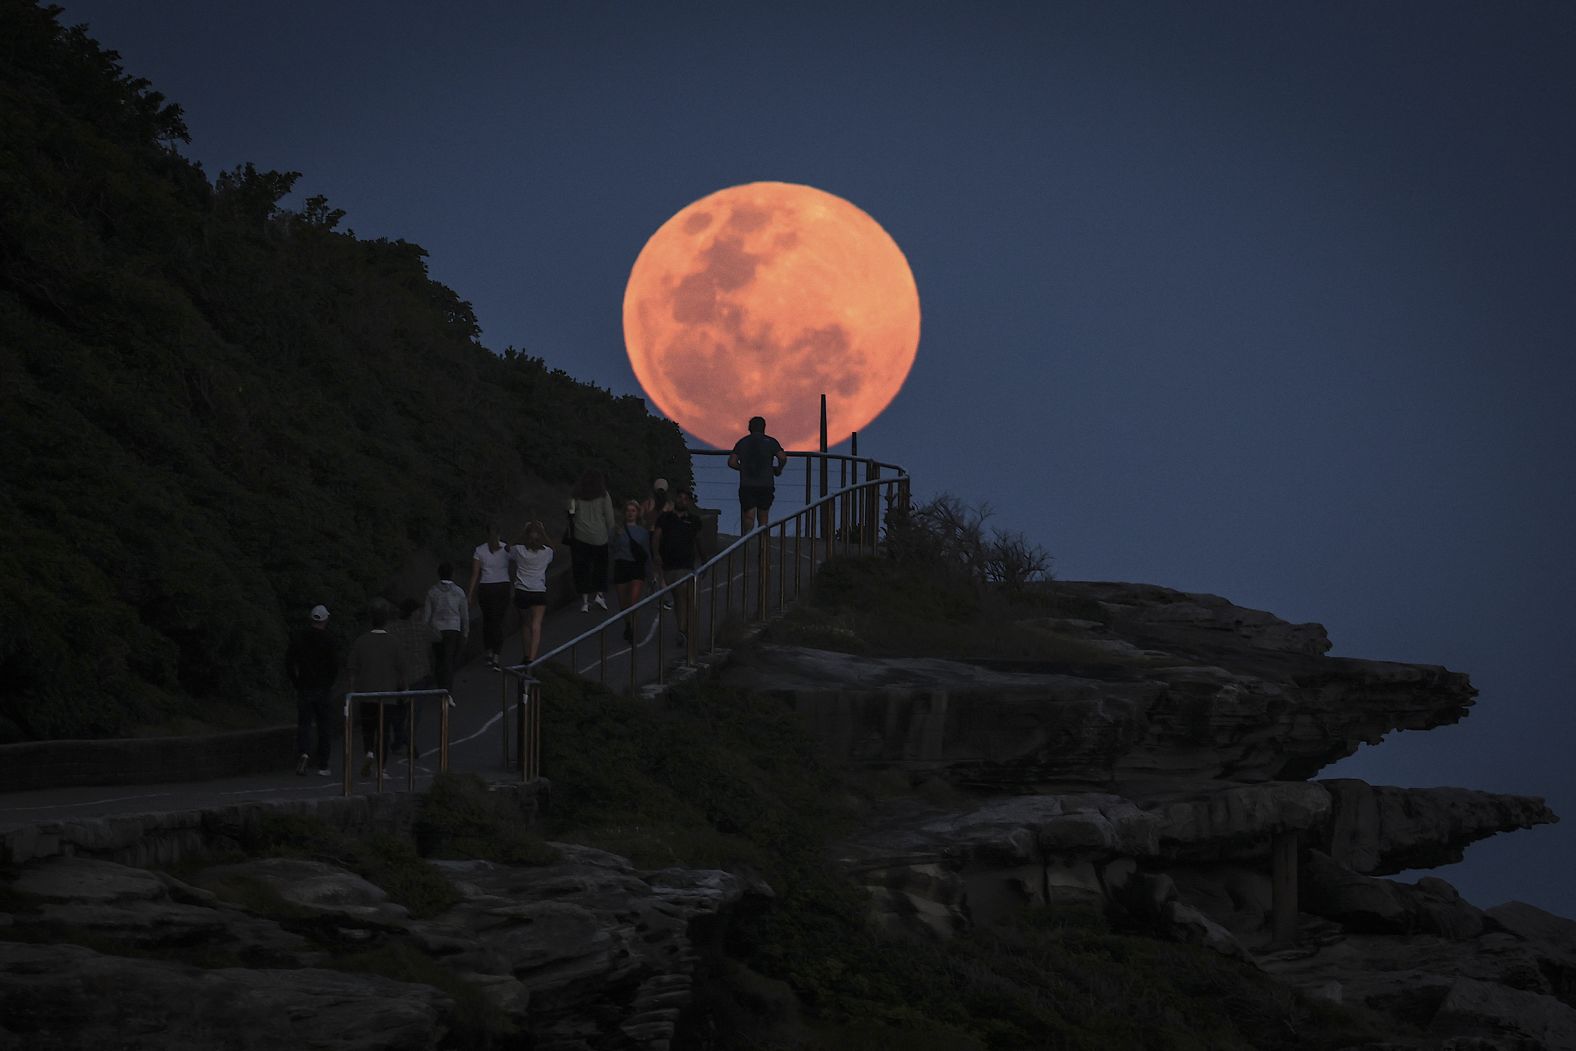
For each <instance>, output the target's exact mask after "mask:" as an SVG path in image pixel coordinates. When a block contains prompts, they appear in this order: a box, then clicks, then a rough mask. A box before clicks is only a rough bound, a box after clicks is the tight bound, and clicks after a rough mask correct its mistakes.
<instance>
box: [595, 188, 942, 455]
mask: <svg viewBox="0 0 1576 1051" xmlns="http://www.w3.org/2000/svg"><path fill="white" fill-rule="evenodd" d="M624 345H625V347H626V348H627V349H628V351H629V361H630V364H631V365H632V366H634V369H635V377H636V378H637V379H638V380H639V381H640V385H641V387H642V388H644V390H645V392H646V394H647V395H648V396H649V397H650V398H651V400H652V401H653V402H655V403H656V405H657V407H658V408H659V409H661V410H662V412H663V413H664V414H666V415H667V416H668V417H669V418H670V419H672V420H675V421H676V422H677V423H678V424H679V426H681V427H683V428H684V429H685V430H687V431H689V432H690V433H691V434H693V435H695V436H696V437H698V438H700V439H702V440H703V441H706V442H709V443H710V444H712V445H715V446H718V447H720V448H729V447H731V446H732V445H733V443H734V442H735V441H737V440H738V439H739V438H740V437H741V436H743V434H744V433H745V424H746V422H747V421H748V420H749V418H750V417H751V416H764V417H766V430H767V433H769V434H772V435H774V436H775V437H776V438H777V439H778V440H779V441H780V442H782V443H783V446H784V447H785V448H789V449H813V448H816V447H817V446H818V443H819V439H820V413H821V395H822V394H823V393H824V394H825V395H826V405H827V425H828V428H827V429H828V439H829V441H830V442H831V443H832V444H833V445H836V444H837V443H839V442H843V441H847V440H848V435H849V432H851V431H857V430H859V429H861V428H863V427H864V426H865V425H866V424H868V423H869V422H870V421H871V420H873V419H875V418H876V417H877V416H878V415H880V413H881V411H882V410H883V409H885V408H886V407H887V405H889V404H890V403H891V401H892V399H893V398H894V397H895V396H896V395H897V392H898V391H899V390H900V389H901V388H902V386H903V381H904V379H906V378H907V376H908V371H909V369H910V367H912V366H913V364H914V354H915V352H916V351H917V350H918V349H919V291H918V289H917V288H916V287H915V285H914V275H913V273H912V272H911V271H910V270H909V268H908V260H907V259H905V258H904V257H903V251H902V249H900V248H898V246H897V243H896V242H895V241H893V240H892V238H891V237H890V236H888V234H887V232H886V231H885V230H883V229H881V226H880V224H879V223H877V222H876V221H875V220H874V219H872V218H870V216H868V215H866V214H865V213H864V212H863V211H861V210H860V209H858V208H856V207H855V206H854V205H852V204H849V203H848V202H847V201H845V200H843V199H842V198H841V197H836V196H833V195H832V194H829V193H825V192H823V191H821V190H817V189H815V188H814V187H810V186H800V185H796V184H793V183H783V182H755V183H749V184H747V185H744V186H733V187H729V188H728V189H726V190H718V191H717V192H716V193H714V194H711V195H710V196H708V197H702V198H701V199H700V200H698V201H696V202H695V203H694V204H691V205H689V206H688V207H686V208H684V209H683V210H681V211H680V212H679V213H678V214H677V215H675V216H674V217H673V218H671V219H669V220H668V221H667V222H665V223H663V224H662V226H661V228H660V229H658V230H657V232H656V233H654V234H652V235H651V239H650V240H649V241H647V242H646V246H645V247H644V248H643V249H641V251H640V255H639V257H638V258H636V260H635V265H634V268H633V269H632V270H631V271H630V274H629V285H628V286H627V287H626V288H625V290H624Z"/></svg>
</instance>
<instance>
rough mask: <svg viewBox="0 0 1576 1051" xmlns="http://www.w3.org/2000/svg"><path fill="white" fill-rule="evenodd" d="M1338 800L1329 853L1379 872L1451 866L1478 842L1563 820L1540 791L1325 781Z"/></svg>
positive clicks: (1327, 846) (1328, 837)
mask: <svg viewBox="0 0 1576 1051" xmlns="http://www.w3.org/2000/svg"><path fill="white" fill-rule="evenodd" d="M1319 784H1320V785H1321V786H1323V787H1324V788H1325V789H1326V790H1327V791H1328V792H1329V793H1330V797H1331V801H1332V820H1331V822H1330V826H1329V831H1328V833H1327V834H1326V835H1325V836H1324V837H1323V838H1322V845H1323V846H1324V847H1325V849H1326V851H1327V853H1329V855H1330V856H1331V857H1333V858H1335V859H1336V860H1337V861H1339V862H1340V863H1341V864H1343V865H1345V866H1347V867H1348V868H1350V869H1353V870H1354V871H1357V872H1366V873H1370V874H1372V875H1376V876H1384V875H1389V874H1390V873H1394V872H1402V871H1405V870H1406V869H1426V868H1434V867H1436V866H1440V865H1452V864H1455V863H1456V862H1458V861H1460V860H1461V858H1462V852H1463V851H1465V850H1466V848H1467V847H1468V846H1469V845H1470V844H1472V843H1475V842H1477V841H1478V840H1480V839H1486V838H1488V837H1489V836H1492V835H1494V834H1496V833H1499V832H1507V831H1510V830H1511V829H1518V828H1531V827H1532V826H1534V825H1542V824H1547V823H1550V822H1553V821H1558V820H1559V818H1558V817H1556V816H1555V814H1554V811H1552V810H1550V809H1549V808H1548V806H1547V805H1545V804H1544V802H1543V800H1542V799H1539V798H1537V797H1535V796H1511V795H1499V794H1497V793H1493V792H1477V791H1473V790H1472V789H1469V788H1390V787H1386V786H1380V785H1370V784H1368V783H1367V782H1365V781H1358V780H1356V779H1354V778H1335V779H1331V780H1327V781H1320V782H1319Z"/></svg>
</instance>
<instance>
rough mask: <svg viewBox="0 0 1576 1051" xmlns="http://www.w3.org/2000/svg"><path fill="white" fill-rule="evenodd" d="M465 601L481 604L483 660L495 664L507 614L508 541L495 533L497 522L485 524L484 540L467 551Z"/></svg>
mask: <svg viewBox="0 0 1576 1051" xmlns="http://www.w3.org/2000/svg"><path fill="white" fill-rule="evenodd" d="M465 595H466V601H468V602H470V603H471V604H472V605H476V604H478V599H479V600H480V605H481V607H482V645H483V646H484V647H485V648H486V650H487V664H488V665H489V666H490V667H493V668H496V667H498V666H499V665H498V651H499V650H501V649H503V625H504V621H505V620H506V619H507V618H508V616H509V545H508V544H506V543H504V542H503V538H502V537H500V536H499V532H498V523H497V522H493V523H492V524H491V525H489V526H488V527H487V540H486V542H485V543H481V544H477V545H476V550H475V551H473V552H471V585H470V587H468V588H466V590H465Z"/></svg>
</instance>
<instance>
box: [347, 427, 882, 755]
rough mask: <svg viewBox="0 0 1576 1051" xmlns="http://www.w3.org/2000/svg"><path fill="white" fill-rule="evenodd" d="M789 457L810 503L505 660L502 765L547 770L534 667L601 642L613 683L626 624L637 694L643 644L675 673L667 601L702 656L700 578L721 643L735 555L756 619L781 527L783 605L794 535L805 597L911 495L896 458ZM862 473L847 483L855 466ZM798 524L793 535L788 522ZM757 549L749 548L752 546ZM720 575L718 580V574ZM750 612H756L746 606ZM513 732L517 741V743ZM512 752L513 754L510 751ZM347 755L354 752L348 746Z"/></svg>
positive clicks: (796, 586)
mask: <svg viewBox="0 0 1576 1051" xmlns="http://www.w3.org/2000/svg"><path fill="white" fill-rule="evenodd" d="M690 453H691V455H692V456H727V455H728V453H727V452H726V451H724V450H716V449H691V450H690ZM787 455H788V456H789V457H790V458H803V459H804V460H805V461H806V466H805V490H806V499H805V505H804V506H803V507H801V508H799V509H798V510H796V511H794V512H792V513H790V514H787V515H784V516H782V517H780V518H777V519H774V520H772V521H770V522H767V523H765V524H764V525H760V526H757V527H756V528H755V529H753V530H751V531H750V532H749V533H747V534H745V535H743V536H741V537H739V538H738V539H737V540H735V541H733V543H731V544H729V545H728V546H727V547H725V548H723V549H722V550H721V551H718V552H717V553H716V554H714V555H712V556H711V557H710V558H708V559H707V560H706V561H704V562H703V563H701V564H700V565H699V566H696V567H695V569H694V570H692V571H691V572H690V573H688V574H687V575H686V576H684V577H683V578H681V579H679V580H676V581H668V582H667V584H666V585H665V586H663V587H661V588H658V589H657V590H655V591H653V592H652V593H651V594H649V595H647V596H645V597H644V598H642V599H641V600H640V601H639V602H636V603H635V604H634V605H632V606H630V607H628V608H627V609H622V610H619V611H617V612H616V613H614V614H612V615H611V616H609V617H607V618H606V619H604V620H603V621H602V622H600V623H599V624H597V625H596V626H595V627H593V628H590V629H589V630H587V631H584V632H582V633H580V634H579V635H577V636H575V637H574V638H572V639H570V640H569V641H568V642H565V643H562V644H561V645H559V646H556V647H554V648H553V649H551V650H549V651H547V652H546V653H544V654H542V655H541V656H539V657H538V658H536V660H534V661H531V662H529V663H526V664H517V665H512V666H508V667H505V668H503V669H502V671H503V672H504V674H503V675H502V676H501V677H500V679H499V696H498V703H499V712H500V716H501V718H500V720H499V725H500V727H504V728H507V726H508V722H509V720H508V713H509V692H510V691H509V686H510V683H511V682H513V683H514V685H515V691H514V692H515V715H516V718H515V727H514V733H513V734H512V735H511V734H510V733H509V732H508V730H507V729H504V731H503V733H502V740H501V742H500V749H501V754H502V760H503V766H504V768H505V769H508V768H509V767H510V766H512V765H515V763H514V761H513V760H515V759H518V766H519V770H520V778H521V780H522V781H530V780H533V779H535V778H536V777H538V776H539V775H540V768H541V732H542V682H541V680H540V678H538V677H537V675H536V674H535V672H536V670H537V669H538V668H540V667H542V666H544V665H545V664H547V663H548V662H549V661H556V660H561V659H564V658H567V659H568V661H569V664H570V666H571V667H572V668H574V670H576V671H577V672H578V671H580V668H579V665H578V662H577V660H576V658H577V656H578V654H579V652H580V650H581V649H582V648H583V647H589V646H591V645H595V646H596V647H597V659H596V660H595V661H594V662H593V663H592V665H591V666H588V667H594V668H595V671H596V675H597V678H598V680H599V681H601V682H602V683H604V684H605V683H606V682H607V669H608V661H609V654H608V632H609V631H612V630H614V629H616V628H619V627H620V626H623V627H624V628H625V629H626V630H625V631H623V632H621V633H620V636H621V638H622V637H627V638H629V639H630V640H631V641H630V644H629V648H628V649H627V650H625V651H622V652H621V653H620V654H615V655H614V656H621V655H623V653H627V654H628V657H629V660H628V664H629V682H628V688H629V692H630V693H631V694H632V695H633V694H634V693H635V692H636V690H637V689H638V687H639V667H640V661H639V656H640V653H639V651H640V649H641V647H642V646H643V645H651V644H654V645H655V656H656V661H655V670H656V681H657V682H658V683H662V682H663V681H664V679H665V676H666V674H667V653H666V638H665V624H664V618H663V617H662V612H663V609H664V608H665V607H666V606H667V603H668V602H669V601H670V600H671V601H672V602H673V605H674V607H675V614H676V616H675V619H676V620H677V621H678V622H679V623H680V625H681V626H680V627H677V628H676V629H675V631H676V635H677V638H676V639H675V642H676V643H677V644H678V646H679V647H680V648H681V649H682V650H683V656H684V661H685V663H686V664H689V665H693V664H694V663H695V662H696V661H697V659H698V658H699V656H700V642H701V640H700V635H701V632H700V630H698V629H699V628H700V624H699V623H698V622H697V614H698V613H699V611H700V609H701V582H702V581H705V582H706V592H707V593H708V600H707V607H706V613H707V617H706V624H705V628H706V632H705V634H706V652H707V653H708V654H710V653H712V652H714V651H715V650H716V648H717V626H718V623H719V619H718V615H717V604H718V590H719V587H718V585H719V583H720V584H721V592H722V613H723V617H724V618H726V617H729V616H731V615H732V613H733V610H734V602H733V597H734V580H735V574H734V566H735V560H737V564H738V566H739V570H740V572H739V573H738V575H737V580H738V584H739V586H738V593H739V608H740V610H741V611H744V609H745V607H746V605H748V604H749V600H750V584H751V565H752V563H753V565H754V585H755V601H754V603H753V606H754V608H753V613H754V616H755V617H756V618H757V619H765V618H766V617H767V616H768V615H769V613H770V607H771V590H772V579H773V574H772V561H773V559H772V552H773V539H774V537H773V534H774V532H775V541H776V543H775V550H776V556H777V557H776V562H777V572H776V580H777V608H778V609H779V610H781V609H782V608H784V607H785V606H786V605H787V603H788V602H789V601H790V598H789V593H788V584H789V577H788V558H789V554H788V550H789V545H790V543H791V544H792V548H793V593H792V597H793V598H797V597H798V596H799V594H800V592H801V591H802V589H803V586H804V582H805V581H806V580H808V579H810V578H812V577H814V575H815V573H816V571H817V570H818V569H819V568H820V566H821V564H822V563H824V562H825V561H826V560H828V559H830V558H831V557H832V556H833V554H834V553H836V552H837V551H838V550H839V549H841V550H845V551H846V550H849V549H852V550H855V551H858V552H860V553H863V552H864V551H866V550H868V551H869V552H871V553H874V552H875V550H876V548H877V545H878V544H879V542H880V535H881V525H882V523H883V521H884V519H885V515H884V513H883V503H884V504H885V509H887V510H889V509H890V508H892V507H893V506H907V504H908V501H909V476H908V473H907V472H906V471H904V470H903V469H902V468H901V467H899V466H897V465H896V464H888V463H882V462H880V461H877V460H872V459H868V458H865V457H856V456H846V455H842V454H837V453H819V452H789V453H788V454H787ZM832 461H838V462H839V463H840V467H839V476H840V480H841V481H842V482H843V483H844V484H843V485H841V486H840V487H839V488H837V489H834V490H831V491H826V490H827V486H828V484H829V481H830V473H831V472H830V466H831V462H832ZM817 466H819V469H820V471H819V473H820V477H821V485H822V490H823V492H822V495H821V496H819V497H817V498H813V494H812V493H811V486H812V476H813V473H814V470H815V468H816V467H817ZM861 467H863V470H864V473H865V475H866V477H865V479H864V480H863V481H859V480H857V474H858V473H859V469H860V468H861ZM883 471H895V472H896V473H895V474H894V475H891V476H883ZM851 473H852V474H853V475H854V476H855V478H856V480H855V481H854V482H853V483H852V484H848V479H849V476H850V474H851ZM790 525H791V526H792V536H791V538H790V535H789V532H790V530H789V527H790ZM752 545H753V546H754V548H755V551H754V555H753V558H752V557H751V551H750V548H751V546H752ZM719 578H720V579H719ZM680 608H682V612H680ZM652 611H655V613H656V620H655V631H654V638H653V639H651V640H649V641H648V642H647V643H642V642H641V641H640V639H639V632H638V631H637V630H635V629H636V628H637V627H638V625H639V624H640V621H641V619H642V614H643V613H647V612H652ZM747 615H748V614H747ZM511 737H512V738H513V743H514V745H515V747H514V749H512V750H511V747H510V745H511ZM511 751H513V755H511ZM347 754H348V753H347Z"/></svg>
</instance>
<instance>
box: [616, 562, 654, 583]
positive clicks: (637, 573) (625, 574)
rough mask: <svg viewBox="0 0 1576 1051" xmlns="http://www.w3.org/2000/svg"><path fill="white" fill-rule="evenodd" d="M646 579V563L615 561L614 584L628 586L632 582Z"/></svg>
mask: <svg viewBox="0 0 1576 1051" xmlns="http://www.w3.org/2000/svg"><path fill="white" fill-rule="evenodd" d="M645 579H646V564H645V563H644V562H630V561H628V560H627V559H622V558H615V559H614V560H613V583H615V584H628V583H629V582H630V581H631V580H645Z"/></svg>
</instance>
